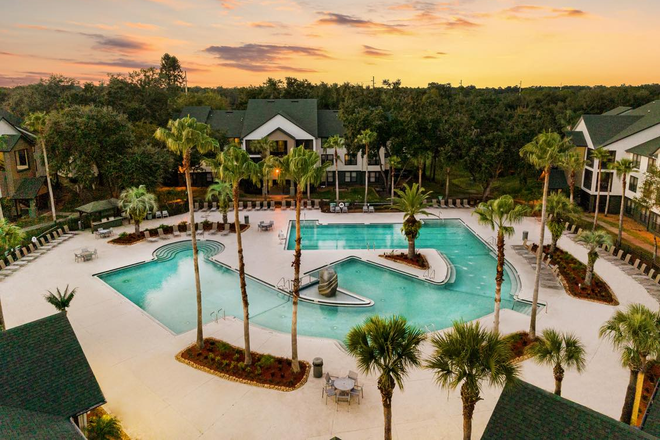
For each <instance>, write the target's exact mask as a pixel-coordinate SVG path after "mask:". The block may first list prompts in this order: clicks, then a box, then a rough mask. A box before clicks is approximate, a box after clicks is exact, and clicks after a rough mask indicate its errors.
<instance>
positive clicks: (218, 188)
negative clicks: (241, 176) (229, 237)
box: [206, 179, 232, 224]
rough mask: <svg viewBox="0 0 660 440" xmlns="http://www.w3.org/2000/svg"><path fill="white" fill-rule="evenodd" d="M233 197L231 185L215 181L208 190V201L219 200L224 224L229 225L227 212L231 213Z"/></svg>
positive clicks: (218, 180)
mask: <svg viewBox="0 0 660 440" xmlns="http://www.w3.org/2000/svg"><path fill="white" fill-rule="evenodd" d="M231 196H232V188H231V184H229V183H227V182H223V181H222V180H220V179H215V180H214V181H213V183H212V184H211V185H209V187H208V189H207V190H206V200H213V199H214V198H215V199H218V208H219V209H220V212H222V223H224V224H227V223H229V219H228V218H227V212H228V211H229V201H230V200H231Z"/></svg>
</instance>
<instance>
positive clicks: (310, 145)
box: [296, 139, 314, 150]
mask: <svg viewBox="0 0 660 440" xmlns="http://www.w3.org/2000/svg"><path fill="white" fill-rule="evenodd" d="M301 145H304V146H305V149H306V150H313V149H314V141H313V140H311V139H296V147H299V146H301Z"/></svg>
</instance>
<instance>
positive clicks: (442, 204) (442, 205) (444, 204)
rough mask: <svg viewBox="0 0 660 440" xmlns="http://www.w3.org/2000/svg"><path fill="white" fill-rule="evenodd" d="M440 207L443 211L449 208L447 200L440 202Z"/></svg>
mask: <svg viewBox="0 0 660 440" xmlns="http://www.w3.org/2000/svg"><path fill="white" fill-rule="evenodd" d="M440 207H441V208H443V209H445V208H447V203H446V202H445V199H441V200H440Z"/></svg>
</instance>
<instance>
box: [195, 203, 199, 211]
mask: <svg viewBox="0 0 660 440" xmlns="http://www.w3.org/2000/svg"><path fill="white" fill-rule="evenodd" d="M197 211H199V202H195V212H197Z"/></svg>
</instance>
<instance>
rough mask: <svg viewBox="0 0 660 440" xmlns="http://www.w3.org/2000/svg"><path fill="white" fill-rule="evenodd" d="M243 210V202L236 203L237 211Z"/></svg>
mask: <svg viewBox="0 0 660 440" xmlns="http://www.w3.org/2000/svg"><path fill="white" fill-rule="evenodd" d="M243 209H244V208H243V202H242V201H241V202H238V210H239V211H242V210H243Z"/></svg>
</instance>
